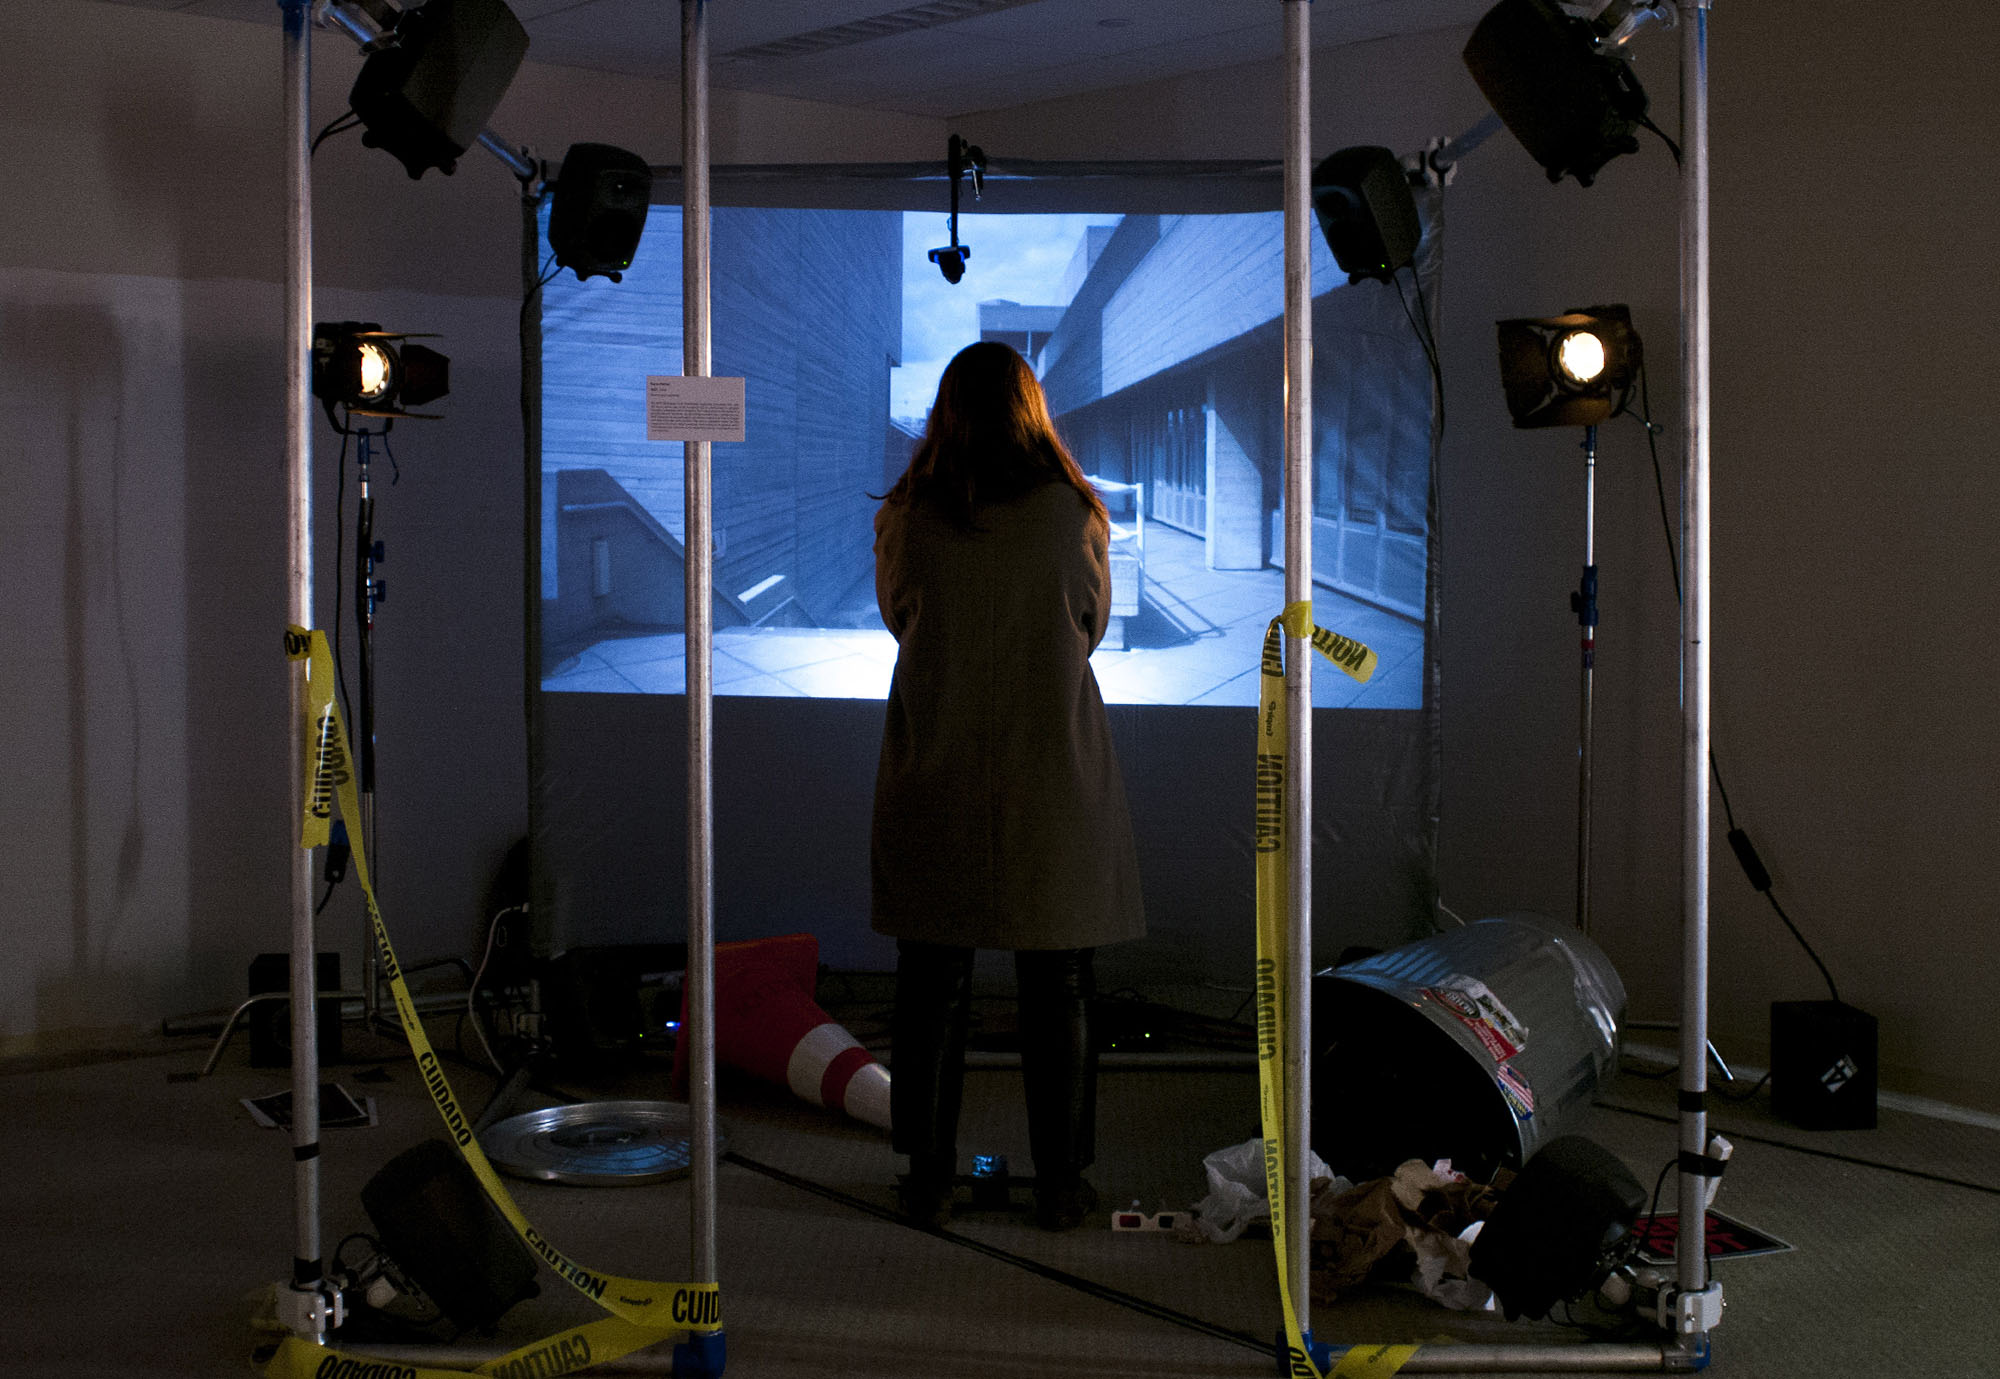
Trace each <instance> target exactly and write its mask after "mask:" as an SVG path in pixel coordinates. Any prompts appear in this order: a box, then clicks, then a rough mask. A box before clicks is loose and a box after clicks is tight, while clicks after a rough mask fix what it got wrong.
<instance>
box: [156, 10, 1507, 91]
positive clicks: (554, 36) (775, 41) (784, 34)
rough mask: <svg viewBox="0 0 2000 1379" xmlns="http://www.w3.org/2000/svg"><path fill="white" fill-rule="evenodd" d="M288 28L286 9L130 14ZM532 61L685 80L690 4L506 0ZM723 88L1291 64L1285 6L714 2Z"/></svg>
mask: <svg viewBox="0 0 2000 1379" xmlns="http://www.w3.org/2000/svg"><path fill="white" fill-rule="evenodd" d="M124 3H130V4H136V5H142V6H144V7H146V8H149V9H167V10H178V11H183V12H186V13H189V14H199V15H208V16H215V17H221V18H228V19H240V20H244V21H247V22H254V23H264V24H275V23H277V22H278V18H279V9H278V5H277V4H276V3H274V0H124ZM507 3H508V5H509V8H511V9H512V10H513V11H514V14H515V15H516V16H517V17H518V18H519V19H520V20H521V22H522V24H523V26H524V27H526V29H527V31H528V40H529V49H528V56H529V59H530V60H532V61H536V62H549V63H556V64H558V65H562V66H568V67H587V68H593V69H596V70H599V71H606V72H621V73H625V74H628V75H633V76H645V77H663V78H677V77H678V76H679V73H680V26H681V6H680V4H679V3H678V2H677V0H507ZM1491 4H1492V0H1316V3H1313V4H1312V5H1311V7H1310V8H1311V16H1312V41H1313V46H1314V47H1316V48H1319V47H1330V46H1336V45H1342V44H1348V43H1358V42H1363V41H1365V40H1368V39H1374V38H1382V37H1386V36H1388V35H1392V34H1407V33H1422V32H1425V31H1428V30H1432V29H1441V28H1451V27H1457V26H1463V25H1469V24H1472V23H1473V22H1475V21H1476V20H1477V19H1478V18H1479V16H1480V15H1481V14H1483V13H1484V12H1485V11H1486V9H1488V8H1489V7H1490V6H1491ZM708 25H709V37H708V43H709V59H710V76H709V80H710V83H711V84H712V85H713V86H715V87H717V88H719V89H724V90H737V91H760V92H765V93H768V94H771V95H780V96H792V97H797V98H800V99H804V100H815V101H828V102H832V103H834V104H838V105H847V106H858V107H862V108H865V109H876V110H890V111H900V112H902V113H905V114H911V115H929V116H939V117H949V116H953V115H962V114H966V113H968V112H971V111H977V110H992V109H998V108H1002V107H1006V106H1013V105H1022V104H1026V103H1028V102H1032V101H1040V100H1049V99H1053V98H1056V97H1060V96H1068V95H1074V94H1077V93H1079V92H1084V91H1093V90H1101V89H1104V88H1106V87H1113V86H1122V85H1126V84H1129V83H1133V82H1140V81H1148V80H1152V79H1155V78H1160V77H1171V76H1179V75H1182V74H1185V73H1189V72H1200V71H1206V70H1210V69H1213V68H1218V67H1229V66H1234V65H1236V64H1239V63H1246V62H1254V61H1258V60H1260V59H1267V58H1273V57H1277V56H1279V55H1280V54H1281V53H1282V52H1283V50H1284V20H1283V4H1282V3H1281V0H710V3H709V6H708Z"/></svg>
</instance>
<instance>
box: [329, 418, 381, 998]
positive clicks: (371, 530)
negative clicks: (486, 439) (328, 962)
mask: <svg viewBox="0 0 2000 1379" xmlns="http://www.w3.org/2000/svg"><path fill="white" fill-rule="evenodd" d="M383 444H384V445H387V444H388V441H387V440H386V439H385V440H384V441H383ZM354 452H355V474H356V475H357V476H358V477H359V479H360V484H359V486H358V487H359V493H360V497H359V501H358V504H357V506H356V508H355V519H354V623H355V632H356V634H357V635H356V636H355V639H354V660H355V670H356V672H357V674H356V675H355V680H356V686H355V687H356V689H358V690H359V691H360V694H359V697H358V698H357V699H356V700H355V702H356V703H357V704H358V705H359V706H360V707H359V708H358V709H357V710H356V711H355V715H354V725H353V730H352V736H353V738H354V741H353V742H352V744H350V745H351V746H352V748H353V751H354V756H355V760H356V762H357V763H358V764H359V767H360V774H359V776H358V777H357V784H358V785H359V787H360V790H359V794H360V799H361V817H360V819H358V820H350V821H349V822H350V823H351V824H352V825H353V826H354V827H356V828H358V829H359V830H360V838H359V840H358V841H359V842H360V844H361V847H362V855H363V856H364V857H366V858H367V859H368V884H369V885H370V886H371V887H372V888H373V889H374V891H375V894H376V895H377V896H378V897H379V896H380V895H381V894H382V863H381V854H380V853H378V852H376V851H375V495H374V493H373V491H372V490H371V489H370V487H369V465H370V460H371V455H370V437H369V433H368V432H367V431H365V430H364V431H363V432H362V433H361V434H360V435H359V436H357V437H355V447H354ZM333 520H334V521H335V522H336V523H338V522H339V521H340V514H339V513H338V512H336V513H335V514H334V515H333ZM334 577H335V578H336V579H338V578H339V577H340V576H339V572H338V571H336V572H335V575H334ZM378 956H379V955H378V954H377V952H376V943H375V927H374V924H373V921H371V920H370V919H369V918H368V917H367V915H366V914H365V913H364V914H363V916H362V921H361V1010H362V1016H363V1019H364V1022H365V1023H366V1024H367V1026H368V1028H369V1029H370V1030H371V1031H372V1030H373V1029H374V1028H375V1021H376V1019H377V1017H378V1016H379V1015H380V1013H381V1008H382V991H381V986H382V979H381V975H380V973H379V971H378V967H379V963H378V962H377V958H378Z"/></svg>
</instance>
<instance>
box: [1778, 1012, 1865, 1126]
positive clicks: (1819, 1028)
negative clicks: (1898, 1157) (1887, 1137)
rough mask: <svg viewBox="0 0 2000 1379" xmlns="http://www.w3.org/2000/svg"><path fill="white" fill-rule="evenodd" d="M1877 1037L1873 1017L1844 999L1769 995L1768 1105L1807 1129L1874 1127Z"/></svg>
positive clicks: (1780, 1116) (1780, 1117) (1783, 1116)
mask: <svg viewBox="0 0 2000 1379" xmlns="http://www.w3.org/2000/svg"><path fill="white" fill-rule="evenodd" d="M1875 1042H1876V1026H1875V1017H1874V1016H1873V1015H1870V1014H1868V1013H1867V1012H1866V1011H1863V1010H1856V1009H1855V1008H1854V1007H1853V1006H1851V1005H1848V1004H1847V1003H1846V1002H1845V1001H1773V1002H1772V1003H1771V1109H1772V1110H1773V1111H1775V1112H1776V1113H1777V1115H1778V1118H1779V1119H1781V1120H1787V1121H1790V1122H1791V1123H1792V1124H1793V1125H1797V1126H1800V1127H1801V1128H1803V1129H1806V1130H1873V1129H1874V1128H1875V1066H1876V1065H1875Z"/></svg>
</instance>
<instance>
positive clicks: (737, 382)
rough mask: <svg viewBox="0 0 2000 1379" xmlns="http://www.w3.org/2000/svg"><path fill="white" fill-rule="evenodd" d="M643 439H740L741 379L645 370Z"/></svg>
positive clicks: (741, 412) (741, 415) (741, 431)
mask: <svg viewBox="0 0 2000 1379" xmlns="http://www.w3.org/2000/svg"><path fill="white" fill-rule="evenodd" d="M646 439H647V440H649V441H740V440H742V439H743V380H742V379H740V378H689V377H687V376H686V375H684V374H648V375H647V376H646Z"/></svg>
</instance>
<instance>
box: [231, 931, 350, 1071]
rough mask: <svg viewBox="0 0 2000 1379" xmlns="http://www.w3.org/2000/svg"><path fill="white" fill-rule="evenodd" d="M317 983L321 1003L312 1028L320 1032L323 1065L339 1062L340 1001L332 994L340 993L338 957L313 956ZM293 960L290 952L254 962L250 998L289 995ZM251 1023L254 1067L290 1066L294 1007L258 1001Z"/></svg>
mask: <svg viewBox="0 0 2000 1379" xmlns="http://www.w3.org/2000/svg"><path fill="white" fill-rule="evenodd" d="M313 979H314V984H315V985H317V986H318V987H319V990H320V999H319V1000H318V1001H317V1002H316V1003H315V1004H314V1007H313V1024H314V1026H315V1027H316V1028H317V1030H318V1034H319V1059H320V1062H322V1063H337V1062H339V1061H340V998H339V997H338V996H335V995H329V994H328V993H330V992H337V991H339V990H340V954H338V953H317V954H315V955H314V958H313ZM291 985H292V959H291V955H290V954H288V953H259V954H258V955H257V956H256V957H254V958H252V959H250V994H251V995H252V996H257V995H262V994H263V993H265V992H270V991H289V990H291ZM246 1018H247V1020H248V1023H249V1025H250V1066H251V1067H253V1068H288V1067H290V1066H291V1063H292V1003H291V1002H290V1001H259V1002H257V1004H256V1005H254V1006H251V1007H250V1012H249V1015H248V1016H247V1017H246Z"/></svg>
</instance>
